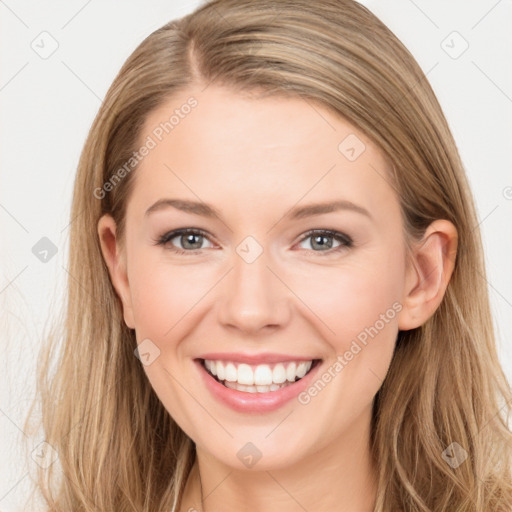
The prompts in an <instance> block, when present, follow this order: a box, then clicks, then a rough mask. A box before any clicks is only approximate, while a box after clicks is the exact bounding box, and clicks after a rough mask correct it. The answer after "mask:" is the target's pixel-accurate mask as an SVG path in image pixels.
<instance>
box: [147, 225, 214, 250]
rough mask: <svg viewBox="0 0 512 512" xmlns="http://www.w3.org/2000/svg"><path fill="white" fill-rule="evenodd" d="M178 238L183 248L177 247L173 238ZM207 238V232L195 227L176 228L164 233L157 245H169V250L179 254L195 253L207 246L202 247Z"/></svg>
mask: <svg viewBox="0 0 512 512" xmlns="http://www.w3.org/2000/svg"><path fill="white" fill-rule="evenodd" d="M175 238H176V239H178V242H179V243H180V244H181V245H182V248H179V247H176V246H175V245H174V244H173V243H171V241H172V240H174V239H175ZM205 240H208V237H207V234H206V233H205V232H204V231H202V230H201V229H193V228H184V229H176V230H174V231H170V232H169V233H166V234H165V235H162V236H161V237H160V238H159V239H158V240H156V241H155V242H156V245H163V246H169V245H170V247H169V250H171V251H173V252H176V253H178V254H187V253H188V254H190V253H192V254H194V253H196V252H198V251H201V250H202V249H205V247H202V244H203V242H204V241H205Z"/></svg>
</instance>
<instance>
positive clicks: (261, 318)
mask: <svg viewBox="0 0 512 512" xmlns="http://www.w3.org/2000/svg"><path fill="white" fill-rule="evenodd" d="M191 96H193V97H194V98H195V99H196V100H197V105H196V106H195V107H194V108H190V109H183V110H182V112H183V111H185V110H186V111H187V112H188V114H186V115H185V114H183V116H182V117H181V116H180V118H179V122H178V123H176V124H175V126H174V127H173V129H172V131H170V130H169V133H166V132H165V131H163V133H162V125H161V123H165V122H166V121H168V120H169V117H170V115H172V113H173V111H174V110H175V109H179V108H180V107H181V106H182V105H185V104H187V100H189V98H190V97H191ZM158 127H160V130H158ZM155 134H157V135H155ZM148 136H149V137H150V138H151V139H152V140H153V141H154V142H155V143H156V145H155V146H154V147H151V148H150V150H149V151H148V154H147V155H146V156H145V157H144V158H143V159H142V161H141V162H140V164H139V167H138V168H137V170H136V171H134V172H135V173H136V175H135V176H134V178H135V183H134V188H133V191H132V195H131V196H130V198H129V202H128V205H127V211H126V232H125V237H126V239H125V242H126V244H125V247H124V250H125V252H124V253H123V262H124V263H123V265H124V268H125V272H126V279H125V280H124V281H123V280H122V279H121V280H118V283H117V286H116V288H117V289H118V291H119V292H120V295H121V296H122V299H123V304H124V315H125V320H126V322H127V324H128V325H129V326H130V327H132V328H134V329H135V330H136V335H137V340H138V343H142V345H141V354H142V359H143V362H144V370H145V372H146V374H147V377H148V379H149V381H150V383H151V385H152V387H153V388H154V390H155V392H156V394H157V395H158V397H159V398H160V400H161V401H162V403H163V405H164V406H165V407H166V409H167V410H168V411H169V413H170V414H171V415H172V416H173V418H174V419H175V420H176V422H177V423H178V424H179V425H180V426H181V428H182V429H183V430H184V431H185V432H186V433H187V434H188V435H189V436H190V437H191V438H192V440H193V441H194V442H195V443H196V445H197V446H198V448H200V449H202V450H204V451H205V452H208V453H209V454H211V455H212V456H213V457H215V458H216V459H217V460H219V461H222V462H223V463H225V464H227V465H230V466H233V467H239V468H243V464H244V461H243V460H242V459H243V455H244V454H245V452H244V451H243V450H245V451H246V452H248V453H249V454H250V455H251V454H252V455H254V454H258V452H259V453H260V454H261V460H260V461H259V462H258V464H259V467H260V468H262V469H264V468H268V469H269V468H276V467H280V466H286V465H290V464H293V463H296V462H298V461H300V460H302V459H305V458H306V457H307V456H308V455H311V454H313V453H314V452H317V451H318V450H321V449H322V448H328V447H329V446H332V445H334V444H335V443H337V442H338V441H339V440H340V439H342V438H347V436H349V435H350V433H351V432H354V431H355V430H357V429H360V428H364V427H362V425H367V424H368V422H369V419H370V411H371V405H372V401H373V398H374V396H375V394H376V392H377V391H378V389H379V388H380V386H381V383H382V380H383V379H384V377H385V375H386V372H387V370H388V367H389V364H390V361H391V357H392V353H393V349H394V345H395V341H396V337H397V333H398V329H399V317H400V309H401V300H402V297H403V293H404V286H405V276H406V258H405V255H406V250H405V241H404V238H403V225H402V219H401V212H400V207H399V202H398V198H397V196H396V193H395V191H394V189H393V187H392V186H390V184H389V179H388V178H387V176H389V167H388V163H387V162H386V160H385V159H384V158H383V155H382V154H381V152H380V151H379V150H377V148H376V147H375V146H374V144H373V143H372V142H371V141H370V140H369V139H368V138H367V137H366V136H364V135H363V134H362V133H360V132H359V131H358V130H356V129H355V128H354V127H353V126H351V125H350V124H349V123H347V122H346V121H344V120H343V119H341V118H340V117H337V116H335V115H334V114H332V113H330V112H329V111H328V110H326V109H325V108H324V107H322V106H321V105H319V104H314V103H313V102H310V101H309V102H306V101H304V100H302V99H298V98H293V99H291V98H290V99H288V98H286V99H285V98H282V97H281V98H278V97H273V98H269V97H267V98H263V99H262V98H256V97H250V96H248V95H247V96H241V95H237V94H234V93H233V92H232V91H229V90H227V89H224V88H222V87H216V86H213V85H210V86H209V87H207V88H206V89H205V90H204V92H201V91H200V89H193V88H191V89H189V90H187V91H186V92H184V93H181V94H179V95H176V96H174V97H173V98H172V100H169V101H168V103H167V104H165V105H164V106H162V107H161V108H159V109H158V110H155V111H154V112H152V113H151V114H150V115H149V117H148V118H147V120H146V124H145V127H144V130H143V133H142V135H141V138H140V142H141V145H142V144H144V143H145V141H148V140H149V139H148ZM159 139H161V140H159ZM149 145H151V146H153V144H149ZM172 201H174V203H173V202H172ZM178 201H179V202H178ZM327 203H329V204H330V203H336V204H335V206H334V207H332V208H327V207H317V208H313V207H312V205H325V204H327ZM194 205H195V206H194ZM206 205H207V206H206ZM212 212H213V213H212ZM180 230H189V231H188V232H187V233H184V232H180ZM204 359H207V360H209V361H212V360H213V361H214V363H207V365H208V366H209V367H210V369H211V368H214V369H213V372H215V373H217V375H218V377H217V378H219V377H220V378H222V377H223V378H224V380H226V379H227V380H228V381H229V382H228V384H229V383H230V382H232V381H234V380H235V379H236V380H237V381H240V382H247V383H249V382H250V380H251V378H252V379H254V378H255V376H256V379H257V382H256V384H255V385H254V387H253V388H252V389H251V388H249V390H247V389H246V388H245V387H242V386H241V388H240V389H241V390H237V389H235V390H233V389H231V388H228V387H226V386H225V385H224V384H221V383H220V382H218V381H217V379H216V378H215V377H213V376H211V375H209V373H208V372H207V370H206V369H205V367H204V365H203V360H204ZM219 361H220V362H221V363H224V364H221V366H222V368H220V369H219ZM308 361H313V363H312V364H311V368H310V369H309V371H308V373H307V374H306V375H305V376H304V377H303V378H300V379H299V380H297V381H296V382H294V383H293V384H292V383H291V382H292V381H294V380H295V379H296V378H297V377H300V376H301V374H302V375H303V373H304V371H306V370H308V368H309V364H308V363H307V362H308ZM228 362H231V363H233V364H232V365H229V364H228ZM294 362H295V363H296V365H295V370H296V371H295V372H294V367H293V363H294ZM301 362H302V364H300V363H301ZM304 362H306V364H304ZM258 363H261V364H258ZM264 363H266V364H264ZM228 366H229V369H228ZM276 368H277V369H276ZM234 370H236V371H234ZM284 375H286V377H284ZM269 376H270V377H269ZM284 378H286V381H285V383H288V384H287V385H286V386H284V387H281V386H282V384H283V380H284ZM244 379H247V380H244ZM260 379H261V380H260ZM268 379H273V380H272V382H274V384H273V385H272V390H271V389H270V385H269V382H270V381H269V380H268ZM288 379H290V380H288ZM279 381H281V382H279ZM258 383H259V384H258ZM234 385H235V384H234V383H233V386H234ZM249 385H250V384H247V386H249ZM256 385H258V386H260V387H259V388H256V387H255V386H256ZM233 386H232V387H233ZM261 386H263V387H261ZM265 386H267V387H265ZM277 387H279V389H277V390H275V391H274V389H276V388H277ZM251 391H256V392H251ZM292 413H293V414H292ZM283 418H284V419H283ZM276 425H277V427H276ZM248 442H250V443H252V445H247V443H248ZM241 449H242V452H240V450H241ZM251 451H253V452H254V453H251ZM241 454H242V456H241Z"/></svg>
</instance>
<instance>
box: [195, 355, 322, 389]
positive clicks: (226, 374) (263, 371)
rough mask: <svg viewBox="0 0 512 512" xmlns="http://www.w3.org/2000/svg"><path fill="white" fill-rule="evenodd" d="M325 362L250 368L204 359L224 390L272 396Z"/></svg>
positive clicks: (299, 362)
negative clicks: (269, 394)
mask: <svg viewBox="0 0 512 512" xmlns="http://www.w3.org/2000/svg"><path fill="white" fill-rule="evenodd" d="M321 361H322V360H321V359H313V360H311V361H289V362H286V363H277V364H271V365H267V364H263V365H247V364H238V363H234V362H227V361H212V360H206V359H201V360H200V362H201V364H202V366H203V368H204V369H205V371H206V372H207V373H208V374H209V375H210V376H211V377H212V378H213V379H215V380H216V381H217V382H218V383H220V384H222V385H223V386H224V387H227V388H230V389H234V390H236V391H242V392H245V393H272V392H275V391H279V390H280V389H283V388H285V387H288V386H291V385H293V384H294V383H296V382H298V381H299V380H301V379H302V378H304V377H305V376H306V375H307V374H308V373H310V372H311V371H312V370H313V369H314V368H315V367H316V366H318V365H319V364H320V363H321Z"/></svg>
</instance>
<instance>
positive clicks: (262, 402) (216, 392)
mask: <svg viewBox="0 0 512 512" xmlns="http://www.w3.org/2000/svg"><path fill="white" fill-rule="evenodd" d="M194 362H195V363H196V365H197V366H198V368H199V372H200V374H201V378H202V379H203V381H204V383H205V384H206V387H207V388H208V389H209V390H210V392H211V393H212V394H213V396H214V397H215V398H217V400H219V401H220V402H222V403H223V404H225V405H227V406H229V407H231V409H234V410H235V411H238V412H245V413H263V412H272V411H275V410H277V409H279V408H280V407H282V406H283V405H284V404H286V403H287V402H289V401H290V400H292V399H294V398H295V397H297V395H299V394H300V393H302V391H304V390H305V389H306V388H307V387H308V386H309V385H310V383H311V381H312V380H313V378H314V376H315V374H316V373H317V371H318V368H319V366H320V363H321V361H319V362H317V363H316V364H315V366H314V367H313V368H312V369H311V370H310V371H309V373H308V374H306V375H305V376H304V377H302V379H300V380H298V381H296V382H295V383H293V384H290V385H289V386H285V387H284V388H281V389H278V390H277V391H269V392H268V393H248V392H244V391H238V390H236V389H231V388H227V387H226V386H224V384H221V383H220V382H219V381H217V380H216V379H215V378H214V377H212V376H211V375H210V374H209V373H208V372H207V371H206V368H205V367H204V366H203V363H202V361H201V360H195V361H194Z"/></svg>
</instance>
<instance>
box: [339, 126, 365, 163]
mask: <svg viewBox="0 0 512 512" xmlns="http://www.w3.org/2000/svg"><path fill="white" fill-rule="evenodd" d="M365 149H366V146H365V145H364V142H363V141H362V140H361V139H360V138H359V137H358V136H357V135H355V134H353V133H351V134H350V135H347V136H346V137H345V138H344V139H343V140H342V141H341V142H340V143H339V145H338V151H339V152H340V153H341V154H342V155H343V156H344V157H345V158H346V159H347V160H348V161H350V162H354V161H356V160H357V159H358V158H359V157H360V156H361V155H362V154H363V153H364V150H365Z"/></svg>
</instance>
